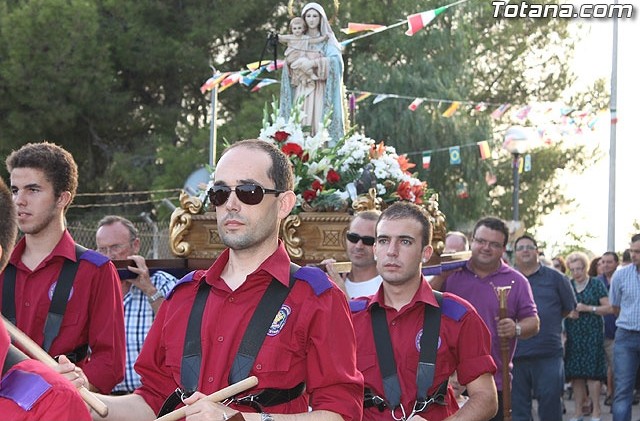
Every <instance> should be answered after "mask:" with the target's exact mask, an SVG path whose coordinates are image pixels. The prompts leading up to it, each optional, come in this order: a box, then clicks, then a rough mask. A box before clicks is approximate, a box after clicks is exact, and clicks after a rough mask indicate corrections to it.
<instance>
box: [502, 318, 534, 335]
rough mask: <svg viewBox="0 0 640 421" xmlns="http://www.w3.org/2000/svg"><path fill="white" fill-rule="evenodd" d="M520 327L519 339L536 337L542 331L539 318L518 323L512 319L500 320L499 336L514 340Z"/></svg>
mask: <svg viewBox="0 0 640 421" xmlns="http://www.w3.org/2000/svg"><path fill="white" fill-rule="evenodd" d="M516 326H520V336H518V338H519V339H527V338H530V337H532V336H535V335H537V334H538V332H539V331H540V319H539V318H538V316H537V315H536V316H531V317H525V318H524V319H522V320H519V321H518V322H516V321H514V320H513V319H510V318H508V317H507V318H504V319H500V321H499V322H498V336H500V337H501V338H509V339H511V338H513V337H515V336H517V330H518V329H517V327H516Z"/></svg>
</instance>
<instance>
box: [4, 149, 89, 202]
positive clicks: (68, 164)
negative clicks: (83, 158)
mask: <svg viewBox="0 0 640 421" xmlns="http://www.w3.org/2000/svg"><path fill="white" fill-rule="evenodd" d="M6 165H7V171H9V172H11V171H13V170H14V169H15V168H34V169H37V170H40V171H42V172H43V173H44V176H45V178H46V179H47V181H49V182H50V183H51V184H52V185H53V192H54V194H55V195H56V197H60V195H61V194H62V193H63V192H65V191H68V192H69V193H71V200H70V201H69V204H71V202H72V201H73V198H74V197H75V195H76V191H77V190H78V166H77V165H76V161H75V160H74V159H73V156H72V155H71V154H70V153H69V152H68V151H67V150H65V149H64V148H62V147H60V146H58V145H56V144H55V143H50V142H47V141H43V142H39V143H27V144H26V145H24V146H22V147H21V148H20V149H18V150H17V151H13V152H11V155H9V156H8V157H7V160H6ZM68 206H69V205H67V207H68Z"/></svg>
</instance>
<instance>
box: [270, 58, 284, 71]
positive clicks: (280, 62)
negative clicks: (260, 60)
mask: <svg viewBox="0 0 640 421" xmlns="http://www.w3.org/2000/svg"><path fill="white" fill-rule="evenodd" d="M282 67H284V60H276V65H275V66H274V65H273V61H270V62H269V64H268V65H267V72H273V71H274V70H278V69H282Z"/></svg>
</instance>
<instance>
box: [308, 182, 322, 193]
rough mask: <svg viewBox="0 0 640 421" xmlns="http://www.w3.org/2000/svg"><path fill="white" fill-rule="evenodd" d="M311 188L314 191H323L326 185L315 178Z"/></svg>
mask: <svg viewBox="0 0 640 421" xmlns="http://www.w3.org/2000/svg"><path fill="white" fill-rule="evenodd" d="M311 188H312V189H313V190H314V191H318V190H320V191H322V190H323V189H324V186H323V185H322V183H321V182H320V181H318V180H313V183H311Z"/></svg>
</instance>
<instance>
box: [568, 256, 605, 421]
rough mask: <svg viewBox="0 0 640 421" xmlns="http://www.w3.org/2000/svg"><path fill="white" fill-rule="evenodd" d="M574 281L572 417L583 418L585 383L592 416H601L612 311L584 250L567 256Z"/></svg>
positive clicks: (570, 327)
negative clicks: (606, 321) (606, 340)
mask: <svg viewBox="0 0 640 421" xmlns="http://www.w3.org/2000/svg"><path fill="white" fill-rule="evenodd" d="M567 266H568V267H569V272H571V276H572V279H571V284H572V285H573V289H574V292H575V294H576V299H577V301H578V305H577V306H576V309H575V310H574V311H572V312H571V313H569V316H568V318H567V319H566V320H565V329H566V334H567V340H566V343H565V357H564V358H565V376H566V378H567V380H570V381H571V384H572V387H573V391H574V398H575V402H576V405H575V414H574V417H573V418H571V420H578V421H580V420H582V416H583V415H584V411H583V408H582V405H581V403H582V402H584V401H585V398H586V397H585V383H586V385H587V387H588V388H589V395H590V396H591V397H592V398H593V399H592V400H593V413H592V415H591V420H593V421H599V420H600V399H599V398H600V385H601V382H602V381H606V379H607V363H606V360H605V353H604V322H603V318H602V316H603V315H604V314H607V313H608V311H609V298H608V297H607V288H606V287H605V285H604V284H603V283H602V281H600V280H599V279H596V278H590V277H589V276H588V275H587V270H588V268H589V258H588V257H587V255H586V254H584V253H582V252H574V253H571V254H570V255H569V256H567Z"/></svg>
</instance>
